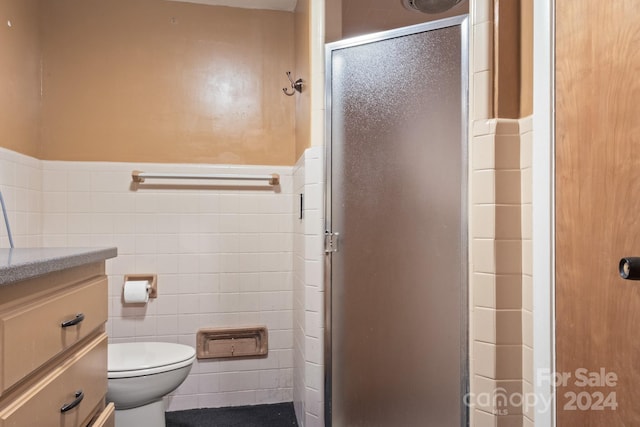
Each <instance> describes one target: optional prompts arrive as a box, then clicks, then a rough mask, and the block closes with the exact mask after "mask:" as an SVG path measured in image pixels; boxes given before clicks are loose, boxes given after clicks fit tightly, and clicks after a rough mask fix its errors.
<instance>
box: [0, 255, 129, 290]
mask: <svg viewBox="0 0 640 427" xmlns="http://www.w3.org/2000/svg"><path fill="white" fill-rule="evenodd" d="M117 254H118V250H117V248H14V249H0V286H2V285H9V284H11V283H15V282H19V281H21V280H27V279H31V278H34V277H37V276H42V275H44V274H47V273H52V272H54V271H60V270H64V269H67V268H72V267H78V266H81V265H85V264H91V263H94V262H100V261H104V260H106V259H108V258H114V257H115V256H116V255H117Z"/></svg>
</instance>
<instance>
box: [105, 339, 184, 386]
mask: <svg viewBox="0 0 640 427" xmlns="http://www.w3.org/2000/svg"><path fill="white" fill-rule="evenodd" d="M195 357H196V351H195V349H193V348H192V347H189V346H187V345H182V344H174V343H165V342H134V343H118V344H109V346H108V371H109V372H108V378H111V379H114V378H131V377H140V376H143V375H153V374H158V373H161V372H167V371H172V370H174V369H179V368H183V367H185V366H189V365H191V364H192V363H193V360H194V359H195Z"/></svg>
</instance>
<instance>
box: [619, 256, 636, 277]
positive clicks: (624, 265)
mask: <svg viewBox="0 0 640 427" xmlns="http://www.w3.org/2000/svg"><path fill="white" fill-rule="evenodd" d="M618 270H619V271H620V277H622V278H623V279H627V280H640V257H625V258H622V259H621V260H620V264H619V266H618Z"/></svg>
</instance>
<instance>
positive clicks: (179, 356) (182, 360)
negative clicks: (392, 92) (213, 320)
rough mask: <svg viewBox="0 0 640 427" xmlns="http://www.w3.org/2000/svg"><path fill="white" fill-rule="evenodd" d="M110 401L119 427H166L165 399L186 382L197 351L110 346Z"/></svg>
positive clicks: (179, 346) (148, 344)
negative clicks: (113, 405) (114, 409)
mask: <svg viewBox="0 0 640 427" xmlns="http://www.w3.org/2000/svg"><path fill="white" fill-rule="evenodd" d="M108 355H109V361H108V371H109V373H108V378H109V382H108V384H109V385H108V390H107V401H109V402H113V403H114V404H115V407H116V412H115V415H116V427H140V426H145V427H165V420H164V410H165V408H164V402H163V398H164V396H166V395H167V394H169V393H171V392H172V391H173V390H175V389H176V388H178V386H180V384H182V382H183V381H184V380H185V378H187V375H189V371H190V370H191V366H192V365H193V361H194V360H195V358H196V351H195V350H194V349H193V348H192V347H189V346H187V345H182V344H172V343H164V342H136V343H122V344H109V346H108Z"/></svg>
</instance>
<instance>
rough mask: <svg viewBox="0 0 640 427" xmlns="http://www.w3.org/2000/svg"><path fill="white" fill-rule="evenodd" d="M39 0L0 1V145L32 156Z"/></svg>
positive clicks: (37, 129)
mask: <svg viewBox="0 0 640 427" xmlns="http://www.w3.org/2000/svg"><path fill="white" fill-rule="evenodd" d="M40 50H41V47H40V33H39V30H38V0H3V1H1V2H0V93H2V96H1V97H0V135H1V137H0V146H2V147H5V148H8V149H10V150H13V151H17V152H19V153H23V154H27V155H29V156H35V155H36V154H37V153H38V143H39V135H40Z"/></svg>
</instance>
